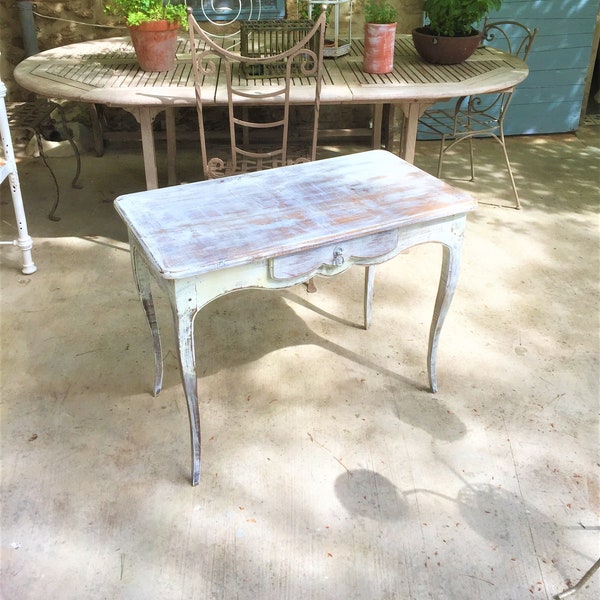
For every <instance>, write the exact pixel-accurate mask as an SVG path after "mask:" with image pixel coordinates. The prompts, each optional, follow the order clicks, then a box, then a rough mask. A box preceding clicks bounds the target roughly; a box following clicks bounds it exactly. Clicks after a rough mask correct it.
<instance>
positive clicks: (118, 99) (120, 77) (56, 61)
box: [15, 35, 528, 107]
mask: <svg viewBox="0 0 600 600" xmlns="http://www.w3.org/2000/svg"><path fill="white" fill-rule="evenodd" d="M188 44H189V42H188V41H187V39H185V38H184V37H181V38H180V40H179V46H178V50H177V60H176V65H175V68H174V69H173V70H172V71H168V72H164V73H148V72H144V71H142V70H141V69H140V68H139V66H138V64H137V60H136V58H135V53H134V50H133V46H132V45H131V42H130V39H129V38H128V37H120V38H109V39H103V40H93V41H89V42H82V43H78V44H71V45H68V46H62V47H59V48H53V49H51V50H47V51H45V52H41V53H39V54H36V55H34V56H31V57H29V58H27V59H25V60H24V61H23V62H21V63H20V64H19V65H18V66H17V68H16V69H15V79H16V80H17V82H18V83H19V84H20V85H22V86H23V87H25V88H27V89H29V90H31V91H34V92H36V93H38V94H41V95H44V96H47V97H57V98H63V99H67V100H75V101H83V102H94V103H100V104H107V105H113V106H122V107H128V106H158V105H165V104H168V105H173V106H190V105H193V104H194V102H195V100H194V89H193V75H192V69H191V58H190V52H189V45H188ZM363 50H364V47H363V43H362V40H353V41H352V47H351V50H350V53H349V54H347V55H345V56H342V57H338V58H336V59H325V70H324V78H323V86H322V93H321V101H322V102H324V103H357V104H361V103H364V104H369V103H373V102H407V101H408V102H410V101H413V100H418V101H435V100H437V99H442V98H452V97H455V96H460V95H464V94H477V93H485V92H489V91H496V90H498V89H504V88H506V87H510V86H513V85H517V84H518V83H520V82H521V81H522V80H523V79H525V77H527V74H528V69H527V66H526V64H525V63H524V62H523V61H521V60H519V59H517V58H514V57H512V56H510V55H508V54H505V53H503V52H501V51H498V50H495V49H492V48H480V49H479V50H477V51H476V53H475V54H474V55H473V56H472V57H471V58H470V59H468V60H467V61H465V62H464V63H461V64H458V65H431V64H428V63H425V62H424V61H423V60H422V59H421V58H420V57H419V56H418V55H417V53H416V51H415V49H414V46H413V43H412V39H411V36H409V35H400V36H398V37H397V38H396V48H395V59H394V71H393V72H392V73H389V74H385V75H373V74H369V73H364V72H363V70H362V60H363ZM218 81H219V80H218V77H215V78H214V79H213V80H207V82H206V88H207V91H209V90H211V88H212V91H210V93H206V94H205V95H204V97H203V101H204V102H206V103H207V104H211V103H216V104H220V103H222V102H224V98H225V96H224V93H223V92H224V85H223V84H219V83H218ZM240 84H241V85H244V84H245V85H248V86H255V85H261V86H264V85H270V80H266V81H265V80H261V81H259V82H257V81H256V80H246V81H245V82H244V81H241V82H240ZM310 84H311V80H310V79H307V78H302V77H298V78H295V80H294V90H293V91H292V102H294V103H299V104H300V103H302V101H303V98H304V94H303V91H302V90H303V88H306V86H308V85H310Z"/></svg>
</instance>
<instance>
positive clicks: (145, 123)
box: [14, 35, 529, 189]
mask: <svg viewBox="0 0 600 600" xmlns="http://www.w3.org/2000/svg"><path fill="white" fill-rule="evenodd" d="M363 53H364V45H363V42H362V40H352V46H351V49H350V52H349V54H347V55H345V56H341V57H339V58H336V59H326V60H325V62H324V74H323V85H322V87H321V103H322V104H334V105H340V104H367V105H372V106H373V107H374V118H373V147H375V148H379V147H380V140H381V116H382V110H383V105H384V104H397V105H398V106H400V108H401V110H402V111H403V113H404V115H405V119H404V122H403V123H404V131H403V134H402V148H401V150H400V155H401V156H402V158H404V159H405V160H407V161H408V162H413V159H414V154H415V144H416V139H417V125H418V122H419V117H420V116H421V115H422V114H423V112H424V111H425V110H426V109H427V108H428V107H429V106H431V105H432V104H434V103H435V102H437V101H439V100H444V99H447V98H454V97H458V96H467V95H477V94H484V93H486V92H495V91H498V90H502V89H506V88H509V87H512V86H515V85H517V84H519V83H520V82H521V81H523V80H524V79H525V78H526V77H527V74H528V72H529V71H528V69H527V65H526V64H525V63H524V62H523V61H522V60H521V59H519V58H516V57H514V56H511V55H510V54H507V53H504V52H502V51H500V50H496V49H494V48H479V49H478V50H477V51H476V52H475V54H473V56H471V57H470V58H469V59H468V60H466V61H465V62H463V63H460V64H458V65H431V64H428V63H426V62H424V61H423V60H422V59H421V58H420V57H419V56H418V55H417V52H416V50H415V47H414V45H413V42H412V38H411V36H410V35H400V36H398V37H397V38H396V45H395V51H394V70H393V72H392V73H388V74H384V75H374V74H370V73H364V72H363V70H362V61H363ZM14 77H15V80H16V81H17V83H19V84H20V85H22V86H23V87H24V88H26V89H28V90H31V91H33V92H36V93H38V94H41V95H42V96H48V97H54V98H64V99H65V100H75V101H79V102H89V103H91V104H92V105H94V104H105V105H107V106H118V107H121V108H123V109H125V110H127V111H129V112H130V113H132V114H133V115H134V116H135V118H136V119H137V120H138V122H139V123H140V129H141V135H142V149H143V153H144V167H145V170H146V186H147V188H148V189H153V188H156V187H158V174H157V167H156V152H155V146H154V136H153V130H152V122H153V120H154V119H155V117H156V116H157V115H158V114H159V113H160V112H162V111H165V114H166V127H167V144H168V146H167V147H168V152H167V166H168V177H169V183H170V184H173V183H175V182H176V174H175V147H176V136H175V119H174V108H175V107H178V106H195V102H196V100H195V95H194V87H193V74H192V65H191V57H190V48H189V41H188V40H187V39H186V38H183V37H182V38H181V39H180V40H179V46H178V50H177V61H176V64H175V68H174V69H173V70H172V71H169V72H166V73H146V72H144V71H141V70H140V68H139V66H138V64H137V60H136V58H135V53H134V50H133V46H132V45H131V41H130V40H129V38H127V37H121V38H109V39H104V40H93V41H89V42H81V43H77V44H70V45H68V46H62V47H59V48H53V49H51V50H46V51H45V52H40V53H39V54H34V55H33V56H30V57H29V58H27V59H25V60H24V61H22V62H21V63H19V64H18V65H17V67H16V69H15V71H14ZM312 81H313V80H311V79H310V78H307V77H295V78H294V86H293V87H292V90H291V97H290V100H291V102H292V104H297V105H301V104H303V103H306V102H307V99H310V101H311V102H312V98H314V94H312V93H311V92H310V90H307V88H308V87H309V86H311V85H312ZM236 85H237V86H239V87H246V88H247V90H248V91H251V88H252V86H256V85H259V86H265V85H279V83H278V80H277V79H276V78H273V79H260V80H253V79H241V80H240V81H238V82H237V83H236ZM204 87H205V88H206V89H205V90H203V96H202V98H203V102H204V103H205V104H206V105H225V104H226V103H227V88H226V86H225V83H224V77H223V76H219V74H218V73H217V74H214V75H213V76H211V77H207V78H206V81H205V83H204ZM340 125H341V126H343V124H340Z"/></svg>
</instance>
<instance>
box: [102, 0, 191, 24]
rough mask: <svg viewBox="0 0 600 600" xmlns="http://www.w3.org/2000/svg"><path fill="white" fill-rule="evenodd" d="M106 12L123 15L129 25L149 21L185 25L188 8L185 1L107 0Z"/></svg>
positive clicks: (118, 15)
mask: <svg viewBox="0 0 600 600" xmlns="http://www.w3.org/2000/svg"><path fill="white" fill-rule="evenodd" d="M104 10H105V12H106V13H108V14H111V15H115V16H117V17H122V18H123V19H125V24H126V25H128V26H129V27H131V26H136V25H140V23H147V22H149V21H163V20H165V21H169V22H170V23H177V24H178V25H185V23H186V21H187V8H186V5H185V2H183V3H179V2H178V1H176V2H173V3H172V2H171V0H106V4H105V6H104Z"/></svg>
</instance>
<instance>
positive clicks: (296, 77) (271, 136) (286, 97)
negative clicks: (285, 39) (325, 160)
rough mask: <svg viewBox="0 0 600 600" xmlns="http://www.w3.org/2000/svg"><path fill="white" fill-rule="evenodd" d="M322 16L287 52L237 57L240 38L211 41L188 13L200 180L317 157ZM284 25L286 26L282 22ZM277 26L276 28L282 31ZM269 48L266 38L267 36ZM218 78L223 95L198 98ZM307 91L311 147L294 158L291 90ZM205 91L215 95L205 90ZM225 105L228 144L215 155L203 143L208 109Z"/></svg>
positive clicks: (212, 37)
mask: <svg viewBox="0 0 600 600" xmlns="http://www.w3.org/2000/svg"><path fill="white" fill-rule="evenodd" d="M325 18H326V15H325V13H323V14H322V15H321V16H320V17H319V19H317V20H316V21H315V22H314V24H313V23H311V24H310V27H309V28H307V29H306V33H304V34H303V35H301V36H300V37H299V39H298V37H296V39H293V40H292V42H290V43H289V47H284V48H281V47H280V45H279V44H274V46H275V47H262V48H261V50H260V52H252V53H248V54H251V55H248V56H244V55H243V53H242V52H241V51H239V50H240V48H241V45H240V46H238V44H239V37H238V36H235V37H232V36H230V35H225V36H221V35H214V34H211V33H209V32H208V31H206V30H205V29H203V28H202V27H200V25H199V24H198V22H197V21H196V19H195V18H194V15H193V13H192V12H191V11H188V25H189V37H190V44H191V54H192V67H193V73H194V86H195V93H196V107H197V112H198V125H199V130H200V145H201V154H202V167H203V171H204V176H205V178H207V179H210V178H216V177H225V176H229V175H233V174H237V173H246V172H251V171H259V170H263V169H266V168H272V167H277V166H283V165H287V164H292V163H294V162H304V161H309V160H314V159H315V157H316V149H317V137H318V125H319V110H320V94H321V82H322V68H323V47H324V38H325ZM283 23H285V22H283ZM282 26H283V25H282ZM266 41H267V42H268V37H267V38H266ZM214 77H224V78H225V83H226V88H227V97H226V98H212V97H204V93H205V89H203V82H204V81H205V80H206V78H214ZM292 85H302V86H304V87H305V88H306V90H307V91H306V104H307V105H310V106H311V108H312V110H311V113H312V119H311V120H312V123H311V125H310V127H309V128H308V131H309V137H310V141H309V143H308V144H305V151H304V152H303V153H302V155H301V156H297V155H293V154H292V153H291V152H290V147H289V146H290V144H289V140H290V108H291V107H290V88H291V86H292ZM206 89H214V88H212V87H209V86H207V88H206ZM221 104H226V105H227V120H228V133H229V144H228V148H227V149H226V150H222V151H221V152H219V151H218V149H217V152H215V153H214V154H215V155H212V154H213V149H214V145H213V144H210V140H208V139H207V137H208V136H207V134H208V128H207V108H208V107H209V106H210V105H221Z"/></svg>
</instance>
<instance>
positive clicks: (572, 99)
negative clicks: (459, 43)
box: [490, 0, 600, 135]
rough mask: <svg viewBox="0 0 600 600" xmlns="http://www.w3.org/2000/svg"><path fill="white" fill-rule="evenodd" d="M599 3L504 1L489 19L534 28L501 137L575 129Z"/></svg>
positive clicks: (585, 0)
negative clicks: (523, 75) (534, 35)
mask: <svg viewBox="0 0 600 600" xmlns="http://www.w3.org/2000/svg"><path fill="white" fill-rule="evenodd" d="M599 6H600V1H599V0H504V2H503V3H502V8H501V9H500V10H499V11H497V12H494V13H491V14H490V19H513V20H516V21H520V22H522V23H524V24H525V25H527V26H528V27H537V28H538V29H539V32H538V36H537V38H536V40H535V43H534V46H533V50H532V51H531V54H530V56H529V59H528V64H529V69H530V73H529V77H528V78H527V79H526V80H525V81H524V82H523V83H522V84H521V85H520V86H519V87H518V88H517V90H516V92H515V95H514V97H513V101H512V105H511V108H510V112H509V115H508V117H507V121H506V124H505V131H506V133H507V134H509V135H511V134H534V133H558V132H565V131H574V130H576V129H577V127H578V126H579V119H580V115H581V106H582V102H583V101H584V99H585V98H584V92H585V89H586V78H587V75H588V69H589V66H590V60H592V61H593V60H595V56H594V57H592V44H593V41H594V32H595V27H596V17H597V15H598V10H599Z"/></svg>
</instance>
